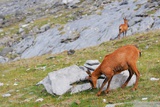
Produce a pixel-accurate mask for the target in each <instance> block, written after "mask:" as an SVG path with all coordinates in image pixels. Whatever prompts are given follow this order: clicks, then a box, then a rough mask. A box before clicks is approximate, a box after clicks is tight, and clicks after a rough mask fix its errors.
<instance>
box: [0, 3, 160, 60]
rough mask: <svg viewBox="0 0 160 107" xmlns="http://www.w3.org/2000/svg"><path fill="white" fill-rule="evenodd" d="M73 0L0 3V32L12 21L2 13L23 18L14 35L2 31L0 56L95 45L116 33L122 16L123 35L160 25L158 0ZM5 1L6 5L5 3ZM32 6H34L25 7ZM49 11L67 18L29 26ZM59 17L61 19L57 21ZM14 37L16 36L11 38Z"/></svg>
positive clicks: (40, 53)
mask: <svg viewBox="0 0 160 107" xmlns="http://www.w3.org/2000/svg"><path fill="white" fill-rule="evenodd" d="M73 1H74V0H73ZM73 1H72V0H70V1H69V3H66V1H65V0H62V1H58V0H43V1H42V0H22V1H21V0H20V1H18V0H13V1H9V2H5V3H2V4H1V9H2V10H3V11H2V13H1V14H2V15H1V17H0V18H1V22H2V23H1V24H2V26H1V32H3V28H4V27H5V26H10V25H12V23H9V24H6V22H5V23H4V21H6V20H13V19H12V18H10V19H7V18H6V17H3V16H6V15H11V14H14V17H13V18H17V17H18V16H19V17H21V18H19V19H21V20H24V21H23V22H22V23H21V24H20V26H19V27H18V28H19V29H18V33H17V34H16V35H15V34H12V36H11V37H8V36H6V35H7V34H6V35H5V36H3V37H2V38H1V40H0V45H1V47H3V49H1V53H0V55H1V56H3V57H2V58H5V57H8V56H12V57H11V58H12V59H14V58H16V59H17V58H30V57H34V56H40V55H43V54H47V53H60V52H63V51H69V50H76V49H81V48H85V47H89V46H95V45H98V44H100V43H102V42H104V41H109V40H111V39H115V38H116V37H117V35H118V27H119V25H120V24H122V23H123V17H126V18H127V19H128V20H129V30H128V32H127V35H132V34H134V33H138V32H146V31H148V30H153V29H160V1H159V0H123V1H117V0H114V1H112V0H96V1H94V0H85V1H82V0H81V1H78V0H76V2H75V1H74V2H73ZM15 2H19V3H15ZM9 4H10V7H7V6H9ZM44 4H45V5H44ZM12 5H13V6H12ZM14 6H15V7H14ZM33 6H34V8H32V9H29V8H30V7H33ZM11 7H12V8H11ZM13 7H14V9H15V8H16V10H14V9H13ZM22 7H23V8H22ZM10 10H12V11H10ZM13 10H14V11H13ZM20 10H21V11H20ZM22 10H25V11H22ZM74 10H76V11H74ZM64 11H65V12H67V13H69V14H67V15H66V13H65V16H64V13H63V12H64ZM17 12H18V13H17ZM21 12H25V14H20V13H21ZM4 13H5V14H4ZM17 14H18V16H17ZM52 15H54V19H55V20H57V19H59V18H61V17H62V16H63V17H65V18H66V19H67V18H68V20H67V22H66V23H63V24H60V23H52V21H51V20H49V21H48V22H47V23H45V24H43V25H41V26H40V27H39V26H34V27H30V26H31V25H32V24H33V23H34V22H36V20H39V19H40V18H42V17H43V18H46V17H50V16H52ZM63 20H65V19H62V20H60V22H61V21H63ZM19 21H20V20H16V21H15V22H19ZM7 22H9V21H7ZM13 22H14V21H13ZM29 27H30V28H29ZM25 29H28V32H25ZM17 35H18V36H17ZM121 36H122V35H121ZM16 37H17V38H20V39H18V40H17V39H16V40H15V38H16ZM4 41H5V42H4ZM4 47H5V48H4ZM8 54H9V55H8ZM2 58H0V60H1V59H2ZM2 60H3V59H2ZM5 60H6V59H5ZM6 61H8V60H6ZM2 62H5V61H4V60H3V61H2Z"/></svg>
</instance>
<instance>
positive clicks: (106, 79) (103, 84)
mask: <svg viewBox="0 0 160 107" xmlns="http://www.w3.org/2000/svg"><path fill="white" fill-rule="evenodd" d="M108 80H109V79H108V78H107V77H106V78H105V80H104V81H103V83H102V85H101V88H100V90H99V91H98V93H97V96H99V95H100V94H101V92H102V89H103V87H104V86H105V85H106V83H107V82H108Z"/></svg>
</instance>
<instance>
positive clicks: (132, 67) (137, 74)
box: [130, 63, 140, 91]
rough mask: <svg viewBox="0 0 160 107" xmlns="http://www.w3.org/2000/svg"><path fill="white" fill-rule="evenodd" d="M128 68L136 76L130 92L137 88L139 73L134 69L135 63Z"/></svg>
mask: <svg viewBox="0 0 160 107" xmlns="http://www.w3.org/2000/svg"><path fill="white" fill-rule="evenodd" d="M130 67H131V69H132V71H133V72H134V73H135V74H136V82H135V84H134V87H133V88H132V90H133V91H134V90H136V89H137V87H138V81H139V78H140V73H139V71H138V69H137V67H136V63H135V64H131V66H130Z"/></svg>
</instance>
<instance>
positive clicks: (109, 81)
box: [105, 76, 113, 94]
mask: <svg viewBox="0 0 160 107" xmlns="http://www.w3.org/2000/svg"><path fill="white" fill-rule="evenodd" d="M112 78H113V76H112V77H111V78H110V79H109V80H108V85H107V89H106V90H105V93H106V94H108V92H109V87H110V83H111V80H112Z"/></svg>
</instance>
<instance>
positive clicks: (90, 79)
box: [86, 70, 96, 88]
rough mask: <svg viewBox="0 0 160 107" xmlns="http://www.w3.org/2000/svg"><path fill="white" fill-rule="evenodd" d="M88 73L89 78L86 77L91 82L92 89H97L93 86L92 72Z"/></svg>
mask: <svg viewBox="0 0 160 107" xmlns="http://www.w3.org/2000/svg"><path fill="white" fill-rule="evenodd" d="M86 73H87V74H88V76H87V77H86V79H87V80H88V81H89V83H90V84H91V87H92V88H95V87H96V86H94V85H93V82H92V75H91V72H90V71H89V70H87V71H86Z"/></svg>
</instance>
